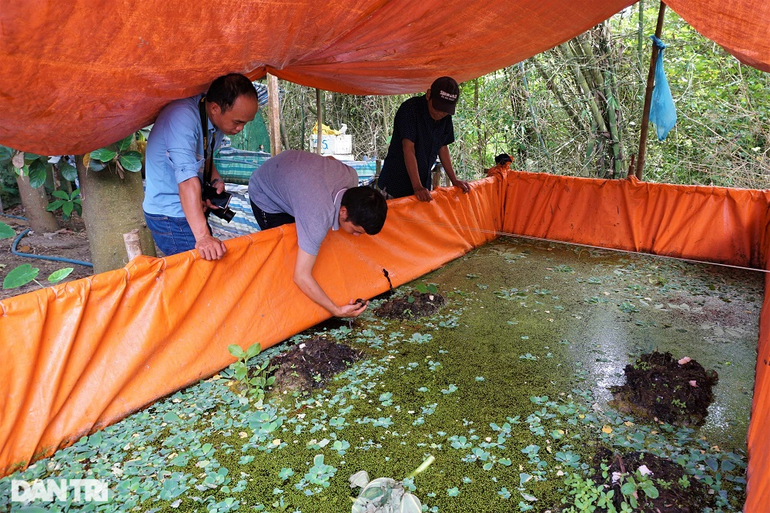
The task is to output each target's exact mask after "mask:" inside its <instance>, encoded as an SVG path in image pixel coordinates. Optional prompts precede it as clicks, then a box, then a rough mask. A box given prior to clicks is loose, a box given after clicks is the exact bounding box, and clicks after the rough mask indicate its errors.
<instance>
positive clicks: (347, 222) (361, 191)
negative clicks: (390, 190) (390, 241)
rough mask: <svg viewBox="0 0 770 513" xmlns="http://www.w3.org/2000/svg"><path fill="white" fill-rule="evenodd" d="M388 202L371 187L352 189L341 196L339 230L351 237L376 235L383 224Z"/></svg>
mask: <svg viewBox="0 0 770 513" xmlns="http://www.w3.org/2000/svg"><path fill="white" fill-rule="evenodd" d="M387 215H388V202H387V201H385V198H384V197H383V196H382V194H380V193H379V192H378V191H376V190H374V189H372V188H371V187H353V188H351V189H348V190H346V191H345V193H344V194H343V195H342V205H341V206H340V230H342V231H344V232H347V233H350V234H352V235H361V234H362V233H367V234H369V235H377V234H378V233H380V230H382V226H383V225H384V224H385V217H386V216H387Z"/></svg>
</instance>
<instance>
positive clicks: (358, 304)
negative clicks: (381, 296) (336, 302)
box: [337, 299, 369, 317]
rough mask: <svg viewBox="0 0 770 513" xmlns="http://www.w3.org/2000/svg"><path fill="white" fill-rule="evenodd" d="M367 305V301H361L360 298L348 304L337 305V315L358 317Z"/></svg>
mask: <svg viewBox="0 0 770 513" xmlns="http://www.w3.org/2000/svg"><path fill="white" fill-rule="evenodd" d="M367 306H369V301H363V300H361V299H358V300H356V301H350V304H349V305H344V306H341V307H339V311H338V312H337V317H358V316H359V315H361V314H362V313H364V310H366V307H367Z"/></svg>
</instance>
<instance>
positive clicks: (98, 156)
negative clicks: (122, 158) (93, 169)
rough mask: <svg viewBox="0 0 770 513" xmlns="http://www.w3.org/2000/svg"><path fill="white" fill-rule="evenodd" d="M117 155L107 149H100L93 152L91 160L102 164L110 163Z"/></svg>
mask: <svg viewBox="0 0 770 513" xmlns="http://www.w3.org/2000/svg"><path fill="white" fill-rule="evenodd" d="M116 155H117V153H116V152H114V151H112V150H108V149H107V148H99V149H98V150H95V151H92V152H91V160H98V161H100V162H104V163H107V162H110V161H111V160H112V159H114V158H115V156H116Z"/></svg>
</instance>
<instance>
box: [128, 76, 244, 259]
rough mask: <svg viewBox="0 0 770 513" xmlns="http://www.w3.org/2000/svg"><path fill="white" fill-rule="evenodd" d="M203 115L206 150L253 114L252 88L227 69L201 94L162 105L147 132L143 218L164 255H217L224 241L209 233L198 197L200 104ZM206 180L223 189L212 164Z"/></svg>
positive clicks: (201, 136) (201, 135)
mask: <svg viewBox="0 0 770 513" xmlns="http://www.w3.org/2000/svg"><path fill="white" fill-rule="evenodd" d="M201 102H203V104H202V105H203V108H204V109H205V113H206V118H207V125H208V126H207V127H206V129H207V134H206V135H207V140H208V141H209V149H208V155H209V158H213V154H214V152H215V151H216V150H217V148H219V146H220V145H221V144H222V137H223V136H224V135H235V134H237V133H239V132H240V131H241V130H243V126H244V125H245V124H246V123H248V122H249V121H251V120H253V119H254V116H255V115H256V114H257V109H258V108H259V103H258V102H257V92H256V90H255V89H254V85H253V84H252V83H251V81H250V80H249V79H248V78H246V77H245V76H243V75H239V74H235V73H233V74H230V75H224V76H222V77H219V78H217V79H216V80H214V82H212V83H211V86H210V87H209V90H208V93H206V95H197V96H193V97H191V98H184V99H181V100H175V101H173V102H171V103H169V104H168V105H166V106H165V107H164V108H163V110H161V112H160V114H159V115H158V118H157V119H156V120H155V125H154V126H153V128H152V131H151V132H150V138H149V139H148V141H147V150H146V154H145V172H146V178H147V181H146V188H145V194H144V203H143V204H142V207H143V209H144V217H145V219H146V220H147V227H148V228H149V229H150V231H151V232H152V237H153V239H154V240H155V245H156V246H157V247H158V248H159V249H160V250H161V251H163V253H164V254H166V255H173V254H176V253H181V252H183V251H188V250H190V249H197V250H198V253H200V255H201V257H202V258H204V259H206V260H218V259H220V258H222V256H223V255H224V254H225V245H224V244H223V243H222V241H220V240H219V239H217V238H215V237H213V236H212V235H211V230H210V229H209V226H208V222H207V220H206V209H210V208H216V207H212V205H211V204H210V203H208V202H207V204H204V203H203V202H202V200H201V182H202V179H203V169H204V164H205V159H204V149H203V141H204V133H203V127H202V125H201V113H200V110H199V107H200V105H201ZM210 183H211V185H212V186H213V187H215V188H216V190H217V193H222V192H223V191H224V189H225V184H224V182H223V181H222V178H221V177H220V176H219V172H218V171H217V169H216V166H214V165H213V162H212V163H211V182H210Z"/></svg>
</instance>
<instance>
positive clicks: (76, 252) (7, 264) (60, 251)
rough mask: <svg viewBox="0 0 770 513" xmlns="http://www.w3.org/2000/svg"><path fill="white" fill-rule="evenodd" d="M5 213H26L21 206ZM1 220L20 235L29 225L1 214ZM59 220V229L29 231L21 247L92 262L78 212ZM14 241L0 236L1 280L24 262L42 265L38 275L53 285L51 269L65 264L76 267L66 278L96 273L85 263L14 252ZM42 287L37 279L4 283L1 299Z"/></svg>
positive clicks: (0, 288)
mask: <svg viewBox="0 0 770 513" xmlns="http://www.w3.org/2000/svg"><path fill="white" fill-rule="evenodd" d="M5 213H6V214H11V215H15V216H23V215H24V212H23V211H22V209H21V207H16V208H14V209H10V210H7V211H6V212H5ZM0 221H2V222H4V223H5V224H7V225H8V226H10V227H11V228H13V229H14V230H15V231H16V234H17V235H18V234H19V233H21V232H22V231H24V230H25V229H26V228H29V224H28V223H27V221H24V220H21V219H14V218H11V217H6V216H3V215H0ZM57 221H58V222H59V226H60V227H61V228H60V229H59V230H58V231H56V232H55V233H34V232H29V233H28V234H27V235H25V236H24V237H23V238H22V239H21V241H20V242H19V246H18V248H17V251H19V252H23V253H32V254H33V255H44V256H53V257H61V258H69V259H73V260H80V261H82V262H90V261H91V252H90V250H89V248H88V238H87V237H86V232H85V225H84V224H83V220H82V219H81V218H80V217H79V216H78V215H77V214H74V215H73V216H72V217H71V218H70V219H69V220H67V221H64V220H62V219H61V217H60V216H57ZM13 241H14V239H1V240H0V283H1V282H2V280H3V279H4V278H5V275H6V274H8V272H10V271H11V270H12V269H15V268H16V267H18V266H20V265H23V264H29V265H31V266H32V267H33V268H37V269H40V272H39V274H38V277H37V278H36V279H37V281H39V282H40V283H41V284H42V285H43V286H48V285H50V283H49V282H48V276H50V275H51V273H53V272H54V271H57V270H59V269H62V268H65V267H72V268H73V269H74V270H73V271H72V273H71V274H70V275H69V276H67V278H66V279H64V280H63V281H72V280H77V279H79V278H84V277H86V276H91V275H92V274H93V268H91V267H86V266H83V265H78V264H71V263H68V262H56V261H52V260H42V259H39V258H29V257H23V256H17V255H14V254H13V253H11V246H12V245H13ZM60 283H61V282H60ZM39 289H40V285H38V284H37V283H35V282H34V281H33V282H30V283H28V284H27V285H24V286H23V287H19V288H15V289H2V287H0V299H5V298H8V297H11V296H16V295H19V294H23V293H25V292H31V291H33V290H39Z"/></svg>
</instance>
